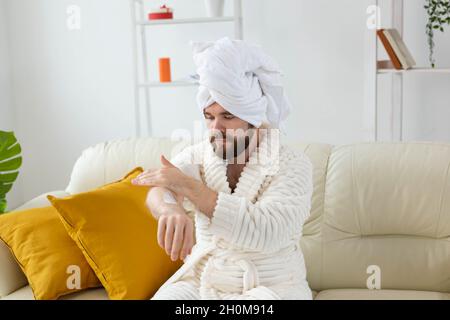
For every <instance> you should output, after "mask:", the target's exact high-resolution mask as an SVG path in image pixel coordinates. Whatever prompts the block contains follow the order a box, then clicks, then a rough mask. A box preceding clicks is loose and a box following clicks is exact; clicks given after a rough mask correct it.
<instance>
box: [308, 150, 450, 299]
mask: <svg viewBox="0 0 450 320" xmlns="http://www.w3.org/2000/svg"><path fill="white" fill-rule="evenodd" d="M323 162H324V159H321V160H320V163H319V164H318V165H319V166H321V165H322V164H323ZM327 162H328V165H327V170H326V176H325V179H324V182H325V186H324V189H321V187H322V185H321V181H322V180H321V179H320V181H319V184H318V185H316V186H315V187H316V189H315V192H316V193H318V194H315V195H314V197H315V198H316V200H318V202H320V200H319V197H320V196H321V195H320V193H321V192H322V191H323V194H324V197H323V205H322V206H321V207H319V206H317V204H318V202H316V203H315V205H316V206H315V207H314V210H317V212H314V215H313V217H312V218H313V220H312V221H311V220H310V222H309V224H310V225H308V227H307V228H306V231H307V232H308V233H305V235H304V237H303V239H302V248H303V251H304V252H305V259H306V262H307V270H308V280H309V283H310V285H311V287H312V288H313V289H316V290H324V289H332V288H367V287H372V286H375V287H377V285H378V284H379V285H380V287H381V289H405V290H426V291H440V292H450V178H449V168H450V144H442V143H428V142H411V143H382V142H378V143H356V144H351V145H344V146H335V147H334V148H333V149H332V150H331V153H330V155H329V158H328V161H327ZM316 163H317V162H316ZM316 183H317V180H316ZM320 211H322V212H321V213H320ZM316 214H317V216H316ZM320 216H322V217H321V218H319V217H320ZM314 219H317V221H320V222H317V225H316V222H315V221H314ZM319 224H320V227H318V225H319ZM377 278H378V279H379V280H380V281H379V283H377V280H376V279H377ZM368 279H369V281H368Z"/></svg>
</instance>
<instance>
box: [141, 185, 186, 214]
mask: <svg viewBox="0 0 450 320" xmlns="http://www.w3.org/2000/svg"><path fill="white" fill-rule="evenodd" d="M146 203H147V207H148V208H149V209H150V212H151V213H152V215H153V216H154V217H155V219H159V217H160V216H161V215H163V214H165V213H168V212H175V211H179V210H184V209H183V207H182V204H181V198H178V199H175V197H174V195H173V193H172V192H171V191H170V190H168V189H166V188H163V187H152V188H150V190H149V192H148V195H147V200H146Z"/></svg>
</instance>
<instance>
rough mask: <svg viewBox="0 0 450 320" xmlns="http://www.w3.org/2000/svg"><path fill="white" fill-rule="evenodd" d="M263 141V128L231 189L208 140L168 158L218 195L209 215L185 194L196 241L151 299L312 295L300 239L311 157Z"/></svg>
mask: <svg viewBox="0 0 450 320" xmlns="http://www.w3.org/2000/svg"><path fill="white" fill-rule="evenodd" d="M268 141H269V139H267V136H264V137H263V139H262V141H261V143H260V146H259V147H258V148H257V149H255V151H254V152H252V153H251V155H250V158H249V161H248V162H247V163H246V165H245V167H244V170H243V172H242V173H241V176H240V179H239V181H238V184H237V186H236V189H235V190H234V192H233V193H232V192H231V189H230V187H229V184H228V181H227V176H226V163H225V162H224V161H223V160H222V159H221V158H219V157H218V156H216V154H215V153H214V152H213V149H212V147H211V145H210V143H209V141H207V140H204V141H202V142H200V143H198V144H195V145H192V146H189V147H187V148H185V149H184V150H183V151H182V152H180V153H179V154H178V155H177V156H175V157H174V158H173V159H172V161H173V163H174V164H175V165H176V166H177V167H179V168H180V169H182V170H183V171H185V172H187V173H188V174H190V175H193V176H197V177H198V178H200V179H202V181H203V182H204V183H205V184H206V185H207V186H208V187H210V188H211V189H213V190H215V191H217V192H218V200H217V204H216V207H215V210H214V213H213V217H212V218H211V219H210V218H209V217H207V216H206V215H204V214H203V213H201V212H200V211H198V210H196V209H195V208H194V207H193V205H192V203H190V202H189V201H188V200H185V208H186V209H187V210H188V211H189V212H190V215H191V217H193V218H194V219H195V227H196V229H195V237H196V244H195V245H194V247H193V248H192V252H191V254H190V255H189V256H187V258H186V259H185V261H184V264H183V265H182V266H181V268H180V269H179V270H178V271H177V272H175V273H174V274H173V275H172V276H171V277H170V278H169V279H168V280H167V281H166V282H165V283H164V284H163V285H162V286H161V288H160V289H159V290H158V292H156V294H155V295H154V296H153V298H152V299H168V300H172V299H220V300H226V299H251V300H252V299H262V300H264V299H294V300H297V299H312V293H311V290H310V288H309V286H308V283H307V280H306V268H305V263H304V259H303V254H302V251H301V247H300V243H299V240H300V237H301V235H302V227H303V224H304V222H305V220H306V219H307V218H308V217H309V215H310V209H311V196H312V190H313V185H312V163H311V161H310V160H309V158H308V156H306V154H304V153H303V152H295V151H293V150H292V149H290V148H288V147H286V146H284V145H279V148H277V149H279V152H278V150H270V148H272V145H271V144H270V143H267V142H268ZM193 168H194V171H197V172H192V169H193Z"/></svg>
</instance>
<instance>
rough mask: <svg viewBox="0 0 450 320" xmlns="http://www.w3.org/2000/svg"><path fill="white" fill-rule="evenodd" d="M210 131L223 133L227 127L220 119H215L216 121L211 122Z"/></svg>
mask: <svg viewBox="0 0 450 320" xmlns="http://www.w3.org/2000/svg"><path fill="white" fill-rule="evenodd" d="M209 129H211V130H215V131H220V132H222V131H223V130H224V129H225V127H224V126H223V124H222V121H221V120H220V119H214V121H211V124H210V127H209Z"/></svg>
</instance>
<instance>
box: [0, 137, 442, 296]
mask: <svg viewBox="0 0 450 320" xmlns="http://www.w3.org/2000/svg"><path fill="white" fill-rule="evenodd" d="M293 146H294V147H295V148H297V149H298V150H301V151H304V152H305V153H306V154H307V155H308V156H309V157H310V159H311V160H312V162H313V164H314V188H315V189H314V195H313V204H312V211H311V217H310V219H309V220H308V222H307V223H306V224H305V227H304V236H303V238H302V243H301V245H302V248H303V251H304V255H305V260H306V264H307V270H308V281H309V284H310V286H311V288H312V289H313V290H314V295H315V299H450V177H449V169H450V144H442V143H425V142H415V143H357V144H351V145H343V146H332V145H327V144H316V143H294V144H293ZM176 147H179V142H174V141H170V140H169V139H158V138H141V139H127V140H115V141H110V142H106V143H101V144H98V145H96V146H93V147H90V148H88V149H86V150H85V151H84V152H83V153H82V155H81V157H80V158H79V159H78V161H77V162H76V164H75V166H74V168H73V172H72V175H71V179H70V182H69V185H68V186H67V188H66V189H65V190H64V191H54V192H49V193H46V194H54V195H57V196H64V195H68V194H74V193H78V192H82V191H86V190H89V189H92V188H95V187H98V186H100V185H103V184H105V183H108V182H111V181H113V180H116V179H119V178H121V177H122V176H123V175H124V174H125V173H126V172H128V171H129V170H130V169H131V168H133V167H135V166H138V165H139V166H143V167H144V168H148V167H157V166H159V155H160V154H161V153H163V154H165V155H167V156H173V155H174V153H176V151H174V150H175V149H176ZM172 151H174V152H172ZM46 194H44V195H41V196H39V197H37V198H35V199H33V200H31V201H29V202H28V203H26V204H24V205H23V206H21V207H19V208H17V209H24V208H30V207H38V206H47V205H49V203H48V201H47V199H46V197H45V195H46ZM0 242H1V241H0ZM368 288H371V289H368ZM0 297H2V298H3V299H33V295H32V293H31V290H30V288H29V286H28V285H27V281H26V278H25V277H24V275H23V274H22V272H21V271H20V269H19V267H18V266H17V264H16V262H15V261H14V259H13V257H12V256H11V254H10V252H9V251H8V250H7V248H6V247H5V246H4V244H0ZM63 298H64V299H107V295H106V293H105V291H104V290H103V289H101V288H100V289H90V290H86V291H83V292H79V293H75V294H71V295H68V296H65V297H63Z"/></svg>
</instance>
